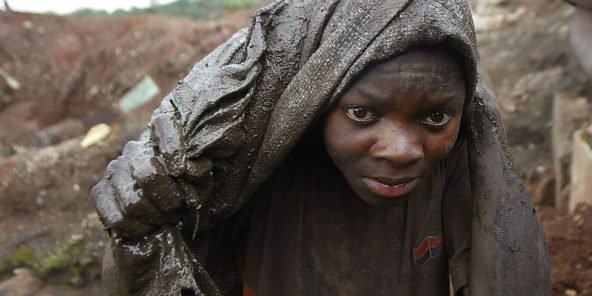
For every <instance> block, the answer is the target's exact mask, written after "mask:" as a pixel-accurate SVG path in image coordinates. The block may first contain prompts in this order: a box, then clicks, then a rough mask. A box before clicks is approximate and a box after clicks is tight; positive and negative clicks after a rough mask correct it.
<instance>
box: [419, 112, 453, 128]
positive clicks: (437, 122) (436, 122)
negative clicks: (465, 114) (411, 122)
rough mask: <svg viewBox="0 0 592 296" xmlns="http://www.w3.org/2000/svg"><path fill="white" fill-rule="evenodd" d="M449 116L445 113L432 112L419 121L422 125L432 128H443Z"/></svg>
mask: <svg viewBox="0 0 592 296" xmlns="http://www.w3.org/2000/svg"><path fill="white" fill-rule="evenodd" d="M450 117H451V116H450V114H448V113H446V112H434V113H432V114H430V115H428V116H426V117H425V118H423V119H422V120H421V122H422V123H424V124H427V125H429V126H432V127H443V126H445V125H446V124H447V123H448V121H449V120H450Z"/></svg>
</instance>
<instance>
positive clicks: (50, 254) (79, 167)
mask: <svg viewBox="0 0 592 296" xmlns="http://www.w3.org/2000/svg"><path fill="white" fill-rule="evenodd" d="M248 20H249V17H248V16H247V15H246V14H241V13H237V14H234V15H232V19H228V21H221V22H204V23H195V22H192V21H190V20H185V19H179V18H174V17H170V16H159V15H150V16H148V15H145V16H135V17H124V18H115V17H81V16H56V15H41V14H28V13H16V12H0V40H2V42H0V70H2V72H0V282H1V281H2V280H3V279H5V278H7V277H10V276H11V274H10V268H13V267H22V266H24V267H27V268H30V269H32V270H33V271H34V272H35V275H36V276H38V275H39V274H40V273H43V276H42V277H43V278H44V280H45V283H50V285H48V286H46V287H45V288H43V289H45V290H47V289H53V287H54V286H55V285H56V284H57V285H60V284H75V285H83V284H85V283H88V282H90V283H92V284H91V287H94V288H97V287H98V288H97V289H98V290H100V285H97V284H96V281H97V279H98V277H99V276H100V272H99V271H100V268H99V267H100V258H101V257H102V246H103V244H102V241H103V240H104V238H105V233H104V231H103V229H102V225H101V224H100V222H99V221H98V217H97V215H96V213H95V210H94V207H93V206H92V204H91V202H90V200H89V197H88V192H89V191H90V188H91V187H92V186H93V185H94V184H95V183H96V182H97V181H98V180H99V178H100V177H101V176H102V175H103V174H104V170H105V167H106V166H107V163H108V162H109V161H110V160H112V159H114V158H116V157H117V156H118V155H119V154H120V151H121V149H122V147H123V145H124V144H125V143H126V142H127V141H129V140H131V139H134V138H136V137H137V136H138V135H139V133H140V132H141V130H142V129H143V128H144V126H145V122H146V120H147V119H148V116H149V115H150V114H151V113H152V110H153V109H154V108H155V107H156V106H157V105H158V104H159V103H160V98H162V97H163V96H164V95H165V94H166V93H168V92H169V90H170V89H171V88H172V87H173V86H174V85H175V84H176V82H177V81H178V80H179V79H180V78H182V77H184V76H185V75H186V74H187V72H188V71H189V70H190V69H191V66H192V65H193V64H194V63H195V62H196V61H198V60H199V59H201V58H202V57H203V56H205V55H206V54H207V53H209V52H211V51H212V50H213V49H214V48H215V47H216V46H218V45H219V44H220V43H222V42H223V41H225V40H227V39H228V38H229V37H230V36H231V35H232V34H234V32H236V31H237V30H239V29H240V28H241V27H244V26H246V25H247V24H248ZM5 74H6V75H8V76H9V77H10V79H14V80H15V81H18V84H19V86H20V87H18V88H10V87H9V86H10V85H8V84H7V83H5V82H6V81H5V80H6V75H5ZM146 76H149V77H151V78H152V80H151V81H154V82H155V83H156V85H157V86H158V89H159V91H158V93H157V94H156V95H155V98H156V99H154V100H153V101H151V102H149V103H148V104H146V105H144V106H142V107H140V108H139V109H136V110H134V111H131V112H130V113H124V112H123V111H122V110H121V108H120V107H119V105H118V103H119V102H120V99H121V97H122V96H123V95H124V94H126V93H127V92H128V91H130V89H132V88H133V87H134V86H136V85H137V84H138V83H139V82H140V81H145V79H144V78H145V77H146ZM3 78H4V79H3ZM13 86H14V83H13ZM97 123H108V124H109V125H110V126H111V128H112V132H111V134H110V135H109V136H108V137H107V138H106V139H105V140H103V141H102V142H101V143H99V144H97V145H94V146H91V147H81V145H80V139H81V135H83V134H84V133H85V132H86V131H87V130H88V129H89V127H91V126H93V125H95V124H97ZM64 246H66V247H67V248H65V249H64ZM72 247H75V248H82V250H83V251H81V252H79V254H78V253H77V254H76V256H73V254H71V252H70V248H72ZM56 264H57V265H56ZM17 282H18V281H17ZM45 283H43V284H42V285H41V286H43V285H45ZM41 286H39V287H37V288H39V289H41V288H42V287H41ZM55 287H57V286H55ZM20 288H22V287H18V286H17V287H16V289H17V290H18V289H20ZM94 288H93V289H94ZM56 289H58V290H59V291H61V292H56V293H54V294H51V295H84V294H83V293H84V291H86V290H84V289H83V290H80V291H79V292H80V293H78V292H76V293H74V292H72V293H70V292H68V293H66V292H64V291H66V290H64V289H62V288H56ZM97 289H95V290H97ZM45 290H43V291H45ZM87 290H88V289H87ZM77 291H78V290H77ZM39 293H42V292H40V291H33V292H32V294H30V295H40V294H39ZM0 294H2V293H1V292H0ZM102 294H103V293H101V292H96V293H95V292H91V294H90V295H102ZM19 295H20V294H19ZM23 295H24V294H23ZM27 295H28V294H27ZM43 295H45V294H43ZM87 295H88V294H87Z"/></svg>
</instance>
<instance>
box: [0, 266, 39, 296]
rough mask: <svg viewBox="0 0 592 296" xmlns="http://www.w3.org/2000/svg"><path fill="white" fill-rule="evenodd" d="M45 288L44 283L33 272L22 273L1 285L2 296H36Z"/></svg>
mask: <svg viewBox="0 0 592 296" xmlns="http://www.w3.org/2000/svg"><path fill="white" fill-rule="evenodd" d="M42 287H43V281H41V280H40V279H39V278H37V277H36V276H35V275H33V273H32V272H31V271H28V270H26V271H21V272H19V273H18V274H16V275H15V276H14V277H12V278H10V279H8V280H6V281H4V282H2V283H0V295H2V296H34V295H37V293H38V292H39V290H41V288H42Z"/></svg>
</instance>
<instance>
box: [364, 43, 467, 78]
mask: <svg viewBox="0 0 592 296" xmlns="http://www.w3.org/2000/svg"><path fill="white" fill-rule="evenodd" d="M370 70H371V71H372V72H376V73H383V74H384V73H405V72H409V73H422V72H426V73H444V74H453V73H458V74H462V73H463V67H462V60H461V58H460V55H458V54H456V53H455V52H453V51H451V50H444V49H441V48H418V49H413V50H411V51H408V52H405V53H403V54H402V55H399V56H396V57H394V58H391V59H389V60H386V61H382V62H380V63H378V64H377V65H375V66H374V67H372V68H371V69H370Z"/></svg>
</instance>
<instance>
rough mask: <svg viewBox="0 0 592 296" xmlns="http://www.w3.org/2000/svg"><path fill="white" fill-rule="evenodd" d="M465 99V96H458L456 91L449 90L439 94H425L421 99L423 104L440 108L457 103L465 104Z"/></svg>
mask: <svg viewBox="0 0 592 296" xmlns="http://www.w3.org/2000/svg"><path fill="white" fill-rule="evenodd" d="M464 101H465V98H464V97H461V96H458V95H457V94H456V93H455V92H454V91H448V92H444V93H440V94H438V95H437V96H424V97H423V98H422V100H421V104H422V105H426V106H429V107H432V108H438V107H446V106H450V105H453V104H457V103H459V104H460V105H463V104H464Z"/></svg>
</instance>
